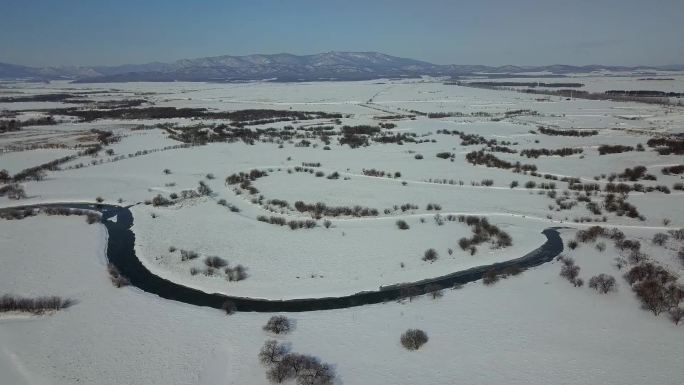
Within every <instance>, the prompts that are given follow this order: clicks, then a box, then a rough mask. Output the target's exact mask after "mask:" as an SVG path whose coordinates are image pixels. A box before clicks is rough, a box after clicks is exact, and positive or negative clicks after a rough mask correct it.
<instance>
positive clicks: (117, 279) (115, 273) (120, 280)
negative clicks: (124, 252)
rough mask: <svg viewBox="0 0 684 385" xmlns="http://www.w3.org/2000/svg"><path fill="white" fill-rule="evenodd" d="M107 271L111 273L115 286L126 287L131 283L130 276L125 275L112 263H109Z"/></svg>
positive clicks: (110, 277)
mask: <svg viewBox="0 0 684 385" xmlns="http://www.w3.org/2000/svg"><path fill="white" fill-rule="evenodd" d="M107 272H108V273H109V280H110V281H112V285H114V286H115V287H124V286H128V285H130V284H131V282H130V281H129V280H128V278H126V277H124V276H123V275H122V274H121V272H120V271H119V269H117V267H116V266H114V265H113V264H112V263H108V264H107Z"/></svg>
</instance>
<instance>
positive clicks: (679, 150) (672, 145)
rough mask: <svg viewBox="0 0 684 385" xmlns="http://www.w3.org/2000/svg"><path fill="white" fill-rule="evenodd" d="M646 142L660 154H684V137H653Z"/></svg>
mask: <svg viewBox="0 0 684 385" xmlns="http://www.w3.org/2000/svg"><path fill="white" fill-rule="evenodd" d="M646 144H647V145H648V146H649V147H654V148H655V150H656V151H658V154H660V155H670V154H675V155H684V138H678V137H670V138H651V139H649V140H648V141H647V142H646Z"/></svg>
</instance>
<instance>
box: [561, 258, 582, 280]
mask: <svg viewBox="0 0 684 385" xmlns="http://www.w3.org/2000/svg"><path fill="white" fill-rule="evenodd" d="M560 260H561V262H563V266H561V271H560V276H561V277H563V278H565V279H567V280H568V281H569V282H570V283H572V284H573V285H575V286H576V287H579V286H582V285H583V284H584V281H582V280H580V279H579V278H578V276H579V272H580V267H579V266H577V265H576V264H575V260H574V259H572V258H569V257H560Z"/></svg>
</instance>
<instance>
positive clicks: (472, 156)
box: [466, 150, 537, 172]
mask: <svg viewBox="0 0 684 385" xmlns="http://www.w3.org/2000/svg"><path fill="white" fill-rule="evenodd" d="M466 161H467V162H468V163H470V164H473V165H485V166H486V167H493V168H502V169H505V170H510V169H513V171H514V172H522V171H537V166H535V165H533V164H521V163H520V162H515V163H511V162H507V161H505V160H502V159H499V158H497V157H496V156H494V155H492V154H489V153H486V152H484V151H482V150H480V151H473V152H469V153H468V154H466Z"/></svg>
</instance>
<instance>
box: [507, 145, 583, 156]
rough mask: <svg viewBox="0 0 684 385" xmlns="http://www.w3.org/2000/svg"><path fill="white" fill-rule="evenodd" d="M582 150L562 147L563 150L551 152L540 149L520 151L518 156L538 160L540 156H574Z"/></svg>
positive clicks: (546, 149) (558, 149)
mask: <svg viewBox="0 0 684 385" xmlns="http://www.w3.org/2000/svg"><path fill="white" fill-rule="evenodd" d="M583 151H584V150H582V149H581V148H570V147H563V148H557V149H553V150H549V149H548V148H540V149H536V148H533V149H527V150H522V151H520V156H526V157H528V158H535V159H536V158H539V157H540V156H542V155H543V156H570V155H574V154H581V153H582V152H583Z"/></svg>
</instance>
